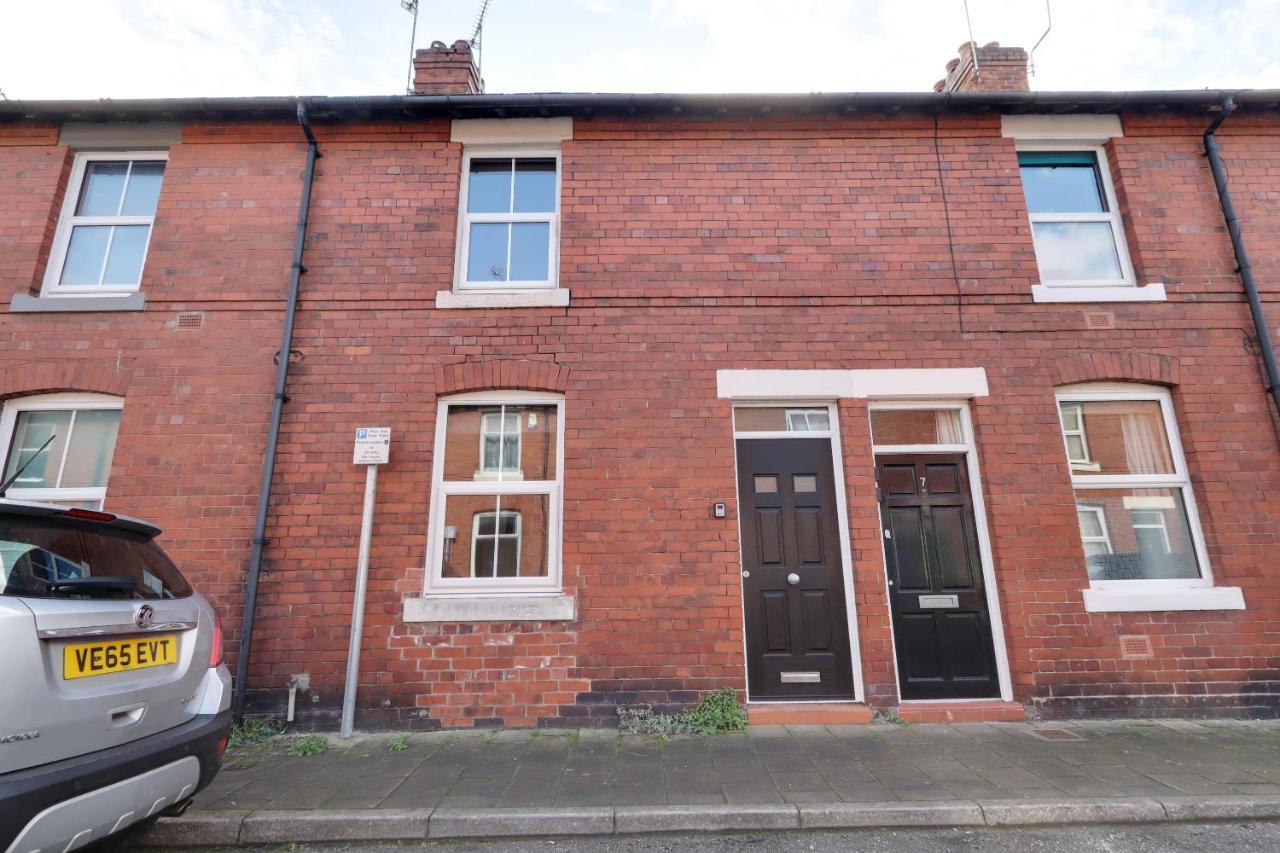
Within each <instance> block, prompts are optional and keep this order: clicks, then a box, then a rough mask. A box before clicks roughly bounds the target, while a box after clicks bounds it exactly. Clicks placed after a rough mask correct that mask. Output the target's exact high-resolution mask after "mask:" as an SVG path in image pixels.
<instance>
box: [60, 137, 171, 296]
mask: <svg viewBox="0 0 1280 853" xmlns="http://www.w3.org/2000/svg"><path fill="white" fill-rule="evenodd" d="M119 160H145V161H152V162H155V161H162V162H164V163H165V171H166V173H167V172H168V161H169V152H168V151H163V150H141V151H81V152H79V153H77V154H76V155H75V160H74V161H73V163H72V167H71V180H70V181H69V182H68V184H67V192H66V195H65V196H63V199H62V211H61V213H60V214H59V216H58V226H57V229H56V230H55V231H54V235H53V248H52V250H51V251H50V253H49V265H48V267H47V269H46V270H45V275H44V284H43V285H42V286H41V290H40V295H41V296H51V297H59V298H73V297H85V296H128V295H129V294H131V293H137V292H138V291H139V290H140V289H141V288H142V277H143V275H145V273H146V268H147V255H148V254H149V253H150V251H151V237H152V235H154V234H155V219H156V218H155V214H152V215H151V216H76V215H75V211H76V205H77V204H78V203H79V201H80V190H81V189H82V187H83V185H84V178H85V174H86V172H87V170H88V168H89V165H90V164H92V163H101V162H110V161H119ZM160 186H161V192H163V191H164V179H163V178H162V179H161V185H160ZM78 225H147V226H149V230H148V231H147V243H146V246H144V247H143V250H142V266H141V267H139V268H138V283H137V284H134V285H119V284H118V285H92V284H91V285H65V284H61V283H60V280H61V279H62V269H63V267H64V266H65V265H66V261H67V250H68V248H70V246H71V232H72V230H73V229H74V228H75V227H76V226H78ZM109 254H110V247H108V256H109ZM103 260H104V263H105V261H106V258H104V259H103Z"/></svg>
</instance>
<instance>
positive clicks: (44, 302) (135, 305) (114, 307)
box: [9, 291, 147, 314]
mask: <svg viewBox="0 0 1280 853" xmlns="http://www.w3.org/2000/svg"><path fill="white" fill-rule="evenodd" d="M146 304H147V297H146V294H144V293H142V292H141V291H139V292H138V293H128V294H125V295H124V296H32V295H31V294H29V293H19V294H16V295H15V296H14V297H13V300H12V301H11V302H10V303H9V310H10V311H11V312H12V313H14V314H44V313H50V312H59V313H60V312H82V311H141V310H143V308H144V307H145V306H146Z"/></svg>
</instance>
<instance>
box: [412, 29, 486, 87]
mask: <svg viewBox="0 0 1280 853" xmlns="http://www.w3.org/2000/svg"><path fill="white" fill-rule="evenodd" d="M413 93H414V94H415V95H483V94H484V80H482V79H480V71H479V70H478V69H477V68H476V63H475V58H474V57H473V55H472V52H471V43H470V42H468V41H466V40H465V39H458V40H457V41H455V42H454V43H453V44H452V45H447V44H445V43H444V42H442V41H439V40H437V41H433V42H431V46H430V47H428V48H426V49H425V50H419V51H418V52H416V53H415V54H414V56H413Z"/></svg>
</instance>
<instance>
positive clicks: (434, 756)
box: [143, 720, 1280, 845]
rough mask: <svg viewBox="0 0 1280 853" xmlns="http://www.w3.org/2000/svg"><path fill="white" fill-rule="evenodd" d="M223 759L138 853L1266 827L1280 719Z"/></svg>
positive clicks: (520, 742) (363, 744) (441, 739)
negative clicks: (351, 844) (1119, 826)
mask: <svg viewBox="0 0 1280 853" xmlns="http://www.w3.org/2000/svg"><path fill="white" fill-rule="evenodd" d="M391 739H392V738H391V737H390V736H387V735H380V736H363V737H359V738H357V739H355V740H354V741H353V742H350V743H348V744H345V745H343V746H342V747H340V748H331V749H330V750H328V751H327V752H325V753H323V754H322V755H318V756H313V757H310V758H300V757H299V758H294V757H289V756H286V755H285V754H284V749H285V747H286V745H287V743H286V742H277V743H274V744H273V745H271V746H270V747H269V748H265V749H261V750H259V751H257V752H253V751H246V752H241V753H240V754H238V755H236V754H233V755H231V756H229V762H228V766H227V767H226V769H224V771H223V772H222V774H221V775H220V776H219V777H218V779H217V780H215V782H214V783H213V785H212V786H211V787H210V788H209V789H208V790H207V791H205V792H204V793H202V794H201V795H200V796H199V797H198V798H197V802H196V805H195V806H194V807H193V808H192V810H191V811H189V812H188V813H187V815H185V816H184V817H182V818H176V819H165V820H163V821H162V822H161V824H160V825H159V826H158V827H157V828H156V829H155V830H153V831H152V832H151V833H150V834H149V835H148V836H146V837H145V838H144V839H143V841H144V843H151V844H163V845H177V844H188V845H191V844H204V845H226V844H257V843H276V842H309V841H334V840H348V841H382V840H406V839H424V838H468V837H489V838H492V837H501V836H543V835H546V836H551V835H555V836H570V835H597V836H601V835H612V834H630V833H643V832H658V831H661V832H673V831H677V832H678V831H705V830H788V829H817V828H822V829H844V828H850V827H892V826H916V827H918V826H1007V825H1031V824H1058V823H1114V822H1166V821H1179V820H1205V819H1211V820H1219V819H1234V820H1240V819H1250V818H1254V819H1259V818H1260V819H1270V818H1280V723H1277V722H1276V721H1183V720H1173V721H1142V722H1136V721H1135V722H1055V723H1036V724H1030V723H985V724H956V725H913V726H896V725H883V724H882V725H872V726H847V727H844V726H842V727H834V726H832V727H823V726H819V727H789V728H783V727H754V728H752V729H750V730H748V732H747V733H746V734H740V735H720V736H712V737H679V738H674V739H671V740H668V741H659V740H655V739H650V738H640V737H623V736H619V735H618V734H617V733H616V732H613V731H599V730H592V731H582V732H547V731H498V732H492V731H491V732H435V733H427V734H415V735H410V736H409V737H408V749H405V750H403V751H399V752H392V751H390V750H389V749H388V748H387V747H388V744H389V743H390V741H391Z"/></svg>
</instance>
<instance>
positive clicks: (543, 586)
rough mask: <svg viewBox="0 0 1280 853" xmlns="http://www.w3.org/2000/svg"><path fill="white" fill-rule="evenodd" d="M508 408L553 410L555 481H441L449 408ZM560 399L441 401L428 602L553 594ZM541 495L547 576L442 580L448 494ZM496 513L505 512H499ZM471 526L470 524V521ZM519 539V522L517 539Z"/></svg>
mask: <svg viewBox="0 0 1280 853" xmlns="http://www.w3.org/2000/svg"><path fill="white" fill-rule="evenodd" d="M478 405H508V406H555V407H556V477H555V479H554V480H525V479H515V478H512V479H500V480H498V479H488V478H482V479H477V480H445V479H444V467H445V441H446V439H447V437H448V423H449V408H450V407H452V406H478ZM564 434H565V428H564V397H563V396H562V395H560V394H551V393H547V392H542V391H477V392H473V393H467V394H455V395H453V396H450V397H444V398H441V399H440V402H439V405H438V406H437V409H436V438H435V450H434V455H433V457H432V458H433V459H434V460H435V464H434V465H433V466H432V468H433V470H432V474H431V509H430V513H429V516H428V522H427V524H428V530H427V559H426V567H427V571H426V588H425V594H426V595H427V596H430V597H443V596H466V597H468V598H482V597H488V598H494V597H497V598H501V597H512V596H523V595H543V594H546V595H554V594H558V593H559V592H560V590H561V550H562V541H563V535H564V532H563V527H562V514H563V496H564ZM490 494H497V495H546V496H547V557H546V559H547V575H546V577H523V578H520V577H517V578H502V579H499V578H446V577H443V566H444V550H443V545H444V540H445V499H446V498H448V497H449V496H450V495H490ZM501 511H505V509H504V510H501ZM472 523H473V524H474V523H475V522H474V521H473V522H472ZM523 535H524V529H523V521H522V522H521V536H523Z"/></svg>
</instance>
